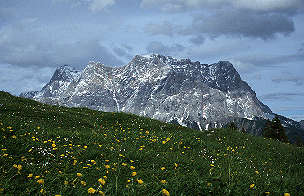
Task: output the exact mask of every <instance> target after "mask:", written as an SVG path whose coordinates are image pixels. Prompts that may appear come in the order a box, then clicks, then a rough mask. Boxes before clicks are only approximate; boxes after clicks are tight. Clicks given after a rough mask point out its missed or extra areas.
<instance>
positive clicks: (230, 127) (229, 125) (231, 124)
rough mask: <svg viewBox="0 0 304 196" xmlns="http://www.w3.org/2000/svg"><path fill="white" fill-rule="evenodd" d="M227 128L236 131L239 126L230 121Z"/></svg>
mask: <svg viewBox="0 0 304 196" xmlns="http://www.w3.org/2000/svg"><path fill="white" fill-rule="evenodd" d="M227 128H228V129H230V130H233V131H235V130H237V129H238V128H237V126H236V124H235V123H234V122H230V123H229V124H228V125H227Z"/></svg>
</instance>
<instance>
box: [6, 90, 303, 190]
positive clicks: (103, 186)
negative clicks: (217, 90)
mask: <svg viewBox="0 0 304 196" xmlns="http://www.w3.org/2000/svg"><path fill="white" fill-rule="evenodd" d="M0 103H1V104H0V149H1V151H0V167H1V172H0V194H4V195H20V194H29V195H36V194H41V195H86V194H100V195H283V194H285V193H286V194H290V195H304V189H303V187H304V184H303V182H304V169H303V168H304V167H303V164H304V149H303V148H299V147H296V146H295V145H292V144H287V143H281V142H278V141H275V140H272V139H265V138H262V137H256V136H252V135H250V134H243V133H240V132H238V131H235V130H230V129H212V130H207V131H203V132H200V131H197V130H193V129H190V128H187V127H183V126H179V125H175V124H166V123H164V122H161V121H157V120H153V119H149V118H145V117H140V116H137V115H133V114H126V113H122V112H120V113H115V112H101V111H96V110H90V109H87V108H67V107H62V106H52V105H47V104H42V103H39V102H36V101H33V100H30V99H25V98H20V97H15V96H12V95H10V94H8V93H5V92H0Z"/></svg>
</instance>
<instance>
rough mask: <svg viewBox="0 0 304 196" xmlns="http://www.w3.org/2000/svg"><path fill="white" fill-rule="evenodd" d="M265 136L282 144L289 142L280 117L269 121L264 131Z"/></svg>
mask: <svg viewBox="0 0 304 196" xmlns="http://www.w3.org/2000/svg"><path fill="white" fill-rule="evenodd" d="M263 136H264V137H267V138H273V139H277V140H279V141H281V142H288V138H287V136H286V134H285V130H284V127H283V126H282V124H281V121H280V119H279V117H278V116H275V118H273V119H272V121H270V120H268V121H267V122H266V124H265V127H264V129H263Z"/></svg>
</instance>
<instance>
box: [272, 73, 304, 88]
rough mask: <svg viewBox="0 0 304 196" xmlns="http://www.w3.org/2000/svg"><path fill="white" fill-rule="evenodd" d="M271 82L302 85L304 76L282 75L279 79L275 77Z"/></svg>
mask: <svg viewBox="0 0 304 196" xmlns="http://www.w3.org/2000/svg"><path fill="white" fill-rule="evenodd" d="M272 81H273V82H276V83H281V82H292V83H295V84H296V85H303V83H304V76H295V75H291V74H284V75H282V76H280V77H276V78H273V79H272Z"/></svg>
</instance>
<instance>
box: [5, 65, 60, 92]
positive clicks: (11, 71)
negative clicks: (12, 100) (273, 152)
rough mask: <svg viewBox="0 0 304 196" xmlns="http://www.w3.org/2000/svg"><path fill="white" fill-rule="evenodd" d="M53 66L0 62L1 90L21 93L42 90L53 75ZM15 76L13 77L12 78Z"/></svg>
mask: <svg viewBox="0 0 304 196" xmlns="http://www.w3.org/2000/svg"><path fill="white" fill-rule="evenodd" d="M53 72H54V68H51V67H42V68H41V67H26V68H25V67H20V66H16V65H7V64H0V73H5V74H2V76H1V77H0V90H3V91H7V92H10V93H12V94H14V95H19V94H20V93H21V92H24V91H31V90H40V89H41V88H42V87H43V85H44V84H46V83H47V82H48V81H49V80H50V79H51V76H52V73H53ZM12 78H13V79H12Z"/></svg>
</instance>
